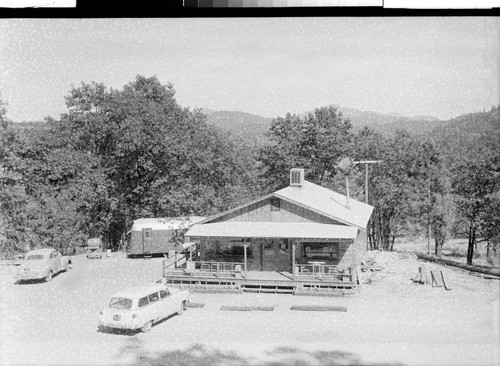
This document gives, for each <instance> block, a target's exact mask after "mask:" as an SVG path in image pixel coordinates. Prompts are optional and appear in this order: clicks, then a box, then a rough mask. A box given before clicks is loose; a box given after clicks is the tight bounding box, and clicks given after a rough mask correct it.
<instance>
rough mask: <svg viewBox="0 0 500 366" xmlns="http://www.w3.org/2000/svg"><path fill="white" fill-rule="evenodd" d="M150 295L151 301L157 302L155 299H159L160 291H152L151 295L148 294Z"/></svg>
mask: <svg viewBox="0 0 500 366" xmlns="http://www.w3.org/2000/svg"><path fill="white" fill-rule="evenodd" d="M148 297H149V302H150V303H151V302H155V301H158V299H159V297H158V292H155V293H152V294H151V295H149V296H148Z"/></svg>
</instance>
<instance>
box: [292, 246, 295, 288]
mask: <svg viewBox="0 0 500 366" xmlns="http://www.w3.org/2000/svg"><path fill="white" fill-rule="evenodd" d="M295 245H296V244H295V242H294V243H293V244H292V275H293V279H294V280H295Z"/></svg>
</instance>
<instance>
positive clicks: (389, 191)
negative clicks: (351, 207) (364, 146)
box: [371, 131, 419, 250]
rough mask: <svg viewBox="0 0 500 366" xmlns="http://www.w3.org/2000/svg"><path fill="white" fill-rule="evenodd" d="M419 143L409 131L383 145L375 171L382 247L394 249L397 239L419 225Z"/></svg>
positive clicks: (377, 226)
mask: <svg viewBox="0 0 500 366" xmlns="http://www.w3.org/2000/svg"><path fill="white" fill-rule="evenodd" d="M417 155H418V142H417V141H416V140H415V139H413V138H412V136H411V135H410V134H409V133H407V132H406V131H397V132H396V136H395V137H394V138H392V139H390V140H388V141H387V143H386V144H385V145H384V146H383V151H382V155H381V156H382V162H381V163H380V164H376V165H375V167H374V169H373V172H372V176H373V178H372V182H373V188H372V190H371V192H372V202H373V205H374V206H375V214H374V215H373V217H372V220H374V221H373V225H374V226H375V232H376V233H377V234H376V237H377V239H378V241H379V242H378V244H379V248H382V249H384V250H392V249H393V247H394V241H395V238H396V237H397V236H400V235H403V234H408V233H409V232H411V230H412V228H413V227H415V226H416V225H417V224H418V219H417V217H418V216H417V215H416V212H417V210H418V205H417V204H416V202H418V200H419V196H418V190H417V189H416V186H417V185H416V181H417V179H418V173H417V165H416V161H417Z"/></svg>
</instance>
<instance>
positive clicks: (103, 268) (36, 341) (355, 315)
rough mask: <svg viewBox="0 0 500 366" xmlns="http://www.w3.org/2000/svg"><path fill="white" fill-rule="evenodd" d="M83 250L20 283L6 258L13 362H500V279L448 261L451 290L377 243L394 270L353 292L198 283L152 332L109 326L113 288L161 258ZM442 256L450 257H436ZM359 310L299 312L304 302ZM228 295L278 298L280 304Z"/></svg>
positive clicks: (4, 356)
mask: <svg viewBox="0 0 500 366" xmlns="http://www.w3.org/2000/svg"><path fill="white" fill-rule="evenodd" d="M113 254H114V255H113V256H112V257H110V258H103V259H102V260H93V261H90V260H87V259H86V258H84V257H77V258H75V260H74V264H73V268H72V269H71V270H70V271H69V272H67V273H61V274H60V275H58V276H57V277H55V278H54V279H53V280H52V282H49V283H35V284H22V285H16V284H14V280H13V276H14V273H15V269H16V267H11V266H3V267H1V269H0V271H1V272H0V273H1V277H0V281H1V283H0V294H1V295H0V296H1V302H0V340H1V343H0V363H1V364H2V365H17V364H23V365H24V364H26V365H110V364H117V365H118V364H120V365H126V364H145V365H149V364H151V365H153V364H167V365H168V364H171V365H183V364H185V365H217V364H220V365H276V364H286V365H288V364H304V365H345V364H364V363H366V364H374V363H381V364H394V365H396V364H399V365H497V364H499V362H500V349H499V341H500V336H499V308H500V306H499V295H500V293H499V281H496V280H485V279H481V278H477V277H473V276H469V275H468V274H467V273H466V272H463V271H461V270H452V269H445V274H446V277H447V279H448V282H449V284H450V286H452V290H451V291H446V290H444V289H443V288H433V287H431V286H430V285H416V284H414V283H413V282H412V281H411V278H412V277H414V276H415V275H416V273H417V268H418V262H417V260H416V259H415V258H413V257H409V258H404V259H401V258H400V257H398V256H397V255H396V254H395V253H376V254H375V255H376V259H377V261H378V263H381V264H382V265H383V267H384V270H382V271H380V272H376V273H375V272H374V273H371V272H370V273H368V274H365V275H364V277H365V280H367V277H368V276H372V278H371V280H370V281H368V282H371V283H370V284H366V285H363V286H362V288H361V290H360V292H359V293H357V294H355V295H354V296H351V297H345V298H327V297H311V296H307V297H305V296H292V295H274V294H272V295H269V294H242V295H237V294H235V295H219V294H199V293H192V294H191V295H190V299H191V301H193V302H199V303H204V304H205V307H204V308H200V309H192V308H190V309H188V310H187V311H185V312H184V314H183V315H181V316H173V317H171V318H169V319H167V320H165V321H163V322H161V323H160V324H157V325H156V326H154V327H153V329H152V330H151V332H149V333H146V334H143V333H124V332H120V333H101V332H98V331H97V319H98V316H99V310H100V309H101V308H102V307H103V306H104V305H105V304H106V301H107V300H108V297H109V295H110V294H112V293H114V292H116V291H117V290H119V289H121V288H124V287H127V286H129V285H134V284H140V283H143V282H148V281H154V280H157V279H159V278H160V277H161V267H162V264H161V259H149V260H143V259H135V260H133V259H126V258H124V257H123V256H122V255H121V254H115V253H113ZM436 267H437V268H441V267H439V266H436ZM306 304H315V305H336V306H345V307H347V312H299V311H292V310H290V307H291V306H292V305H306ZM222 305H262V306H270V305H273V306H275V310H274V311H272V312H230V311H221V310H220V307H221V306H222Z"/></svg>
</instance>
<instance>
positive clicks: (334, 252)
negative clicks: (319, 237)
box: [302, 242, 339, 261]
mask: <svg viewBox="0 0 500 366" xmlns="http://www.w3.org/2000/svg"><path fill="white" fill-rule="evenodd" d="M302 248H303V256H304V257H305V258H307V259H308V260H325V261H338V260H339V244H338V243H335V242H303V243H302Z"/></svg>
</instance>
